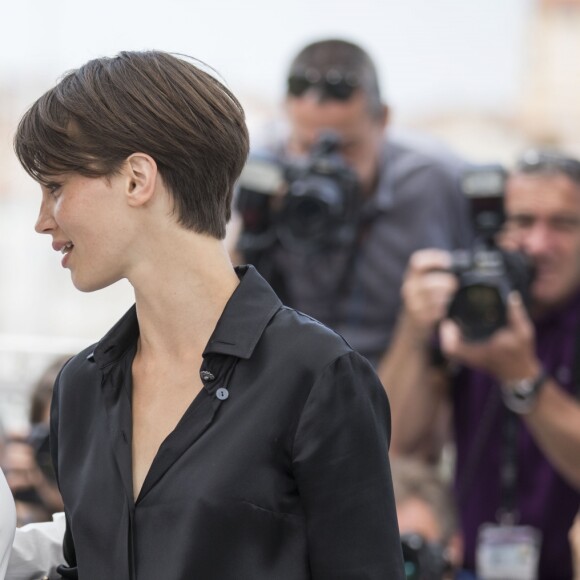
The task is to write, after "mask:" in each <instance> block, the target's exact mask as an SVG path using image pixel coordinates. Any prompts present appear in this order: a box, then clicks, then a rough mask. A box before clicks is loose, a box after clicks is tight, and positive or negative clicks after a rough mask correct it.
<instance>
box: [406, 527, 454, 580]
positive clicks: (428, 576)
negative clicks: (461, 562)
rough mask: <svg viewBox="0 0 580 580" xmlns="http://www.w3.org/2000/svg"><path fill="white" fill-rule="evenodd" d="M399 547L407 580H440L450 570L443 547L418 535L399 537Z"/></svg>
mask: <svg viewBox="0 0 580 580" xmlns="http://www.w3.org/2000/svg"><path fill="white" fill-rule="evenodd" d="M401 547H402V549H403V562H404V565H405V578H407V579H408V580H442V579H443V578H444V577H445V574H447V573H448V572H449V571H450V570H451V565H450V563H449V561H448V560H447V558H446V557H445V550H444V549H443V547H442V546H441V545H440V544H435V543H430V542H427V541H426V540H425V539H424V538H423V536H421V535H419V534H403V535H401Z"/></svg>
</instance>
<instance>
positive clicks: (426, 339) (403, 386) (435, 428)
mask: <svg viewBox="0 0 580 580" xmlns="http://www.w3.org/2000/svg"><path fill="white" fill-rule="evenodd" d="M450 265H451V256H450V254H449V253H448V252H444V251H442V250H431V249H429V250H420V251H418V252H415V253H414V254H413V255H412V256H411V259H410V261H409V266H408V268H407V272H406V274H405V279H404V281H403V286H402V290H401V296H402V302H403V303H402V309H401V314H400V316H399V321H398V324H397V327H396V329H395V334H394V336H393V341H392V343H391V347H390V349H389V350H388V351H387V353H386V354H385V356H384V358H383V360H382V361H381V362H380V364H379V367H378V370H377V372H378V375H379V378H380V379H381V382H382V383H383V385H384V387H385V390H386V391H387V393H388V395H389V401H390V403H391V410H392V415H393V438H392V445H391V451H392V452H393V453H396V454H413V455H417V456H420V457H422V458H423V459H427V458H429V457H431V455H432V454H433V452H435V454H436V453H437V449H434V446H435V445H434V444H435V443H438V442H440V439H442V437H441V432H442V431H443V429H442V427H443V425H442V423H443V422H444V421H446V418H447V417H448V405H447V401H448V398H447V375H446V372H445V371H444V370H443V369H435V368H434V367H433V366H432V365H431V341H432V337H433V333H434V331H435V327H436V325H437V324H438V323H439V321H440V320H441V319H443V318H444V317H445V315H446V313H447V306H448V303H449V300H450V299H451V296H452V295H453V292H454V291H455V289H456V287H457V281H456V279H455V276H453V275H452V274H451V273H449V272H446V271H445V270H447V269H449V267H450Z"/></svg>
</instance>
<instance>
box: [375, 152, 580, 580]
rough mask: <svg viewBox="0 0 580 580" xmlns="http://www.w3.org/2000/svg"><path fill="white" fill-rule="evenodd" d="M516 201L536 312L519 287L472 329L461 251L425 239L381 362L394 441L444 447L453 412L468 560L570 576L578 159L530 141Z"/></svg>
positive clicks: (579, 482)
mask: <svg viewBox="0 0 580 580" xmlns="http://www.w3.org/2000/svg"><path fill="white" fill-rule="evenodd" d="M504 208H505V213H506V224H505V228H504V231H503V232H502V236H501V243H502V245H503V246H504V247H506V248H508V249H518V250H521V251H523V252H524V253H525V254H527V256H528V257H529V258H530V259H531V261H532V263H533V265H534V267H535V277H534V280H533V282H532V284H531V287H530V297H531V305H530V308H529V311H527V310H526V308H525V307H524V305H523V303H522V299H521V296H520V295H519V294H517V293H515V292H512V294H511V295H510V297H509V301H508V316H507V318H508V322H507V324H506V325H505V326H504V327H502V328H501V329H500V330H498V331H496V332H495V333H494V334H493V335H492V336H491V337H490V338H489V339H487V340H485V341H483V342H468V341H466V340H465V339H464V337H463V336H462V334H461V332H460V330H459V328H458V326H457V325H456V324H455V323H454V322H452V321H451V320H449V319H448V318H447V309H448V305H449V302H450V300H451V298H452V296H453V295H454V294H455V292H456V290H457V287H458V281H457V278H456V277H455V276H454V275H453V274H451V273H450V272H449V269H450V267H451V256H450V255H449V254H448V253H446V252H443V251H441V250H422V251H419V252H416V253H415V254H414V255H413V256H412V258H411V260H410V263H409V267H408V270H407V273H406V277H405V281H404V284H403V290H402V296H403V302H404V307H403V309H402V311H401V315H400V319H399V323H398V327H397V330H396V332H395V338H394V340H393V343H392V346H391V348H390V351H389V354H388V356H387V358H386V360H385V363H384V365H383V366H382V368H380V369H379V374H380V375H381V378H382V380H383V384H384V385H385V387H386V390H387V391H388V393H389V398H390V400H391V406H392V412H393V438H392V445H391V449H392V451H393V453H397V452H398V453H406V454H409V453H411V454H419V455H421V454H423V455H426V454H427V451H429V452H432V451H433V442H434V441H438V440H441V435H440V434H441V433H442V431H443V430H444V428H445V425H446V424H448V423H449V422H448V419H449V418H452V421H451V423H452V426H453V433H454V439H455V442H456V449H457V461H456V470H455V489H456V493H457V500H458V505H459V511H460V518H461V524H462V527H463V533H464V537H465V565H466V567H468V568H471V569H475V568H476V567H477V569H478V571H479V572H480V573H482V575H484V574H485V577H495V578H507V577H510V578H513V577H518V578H520V577H521V578H523V577H526V578H528V577H530V578H535V577H539V578H541V579H558V580H559V579H564V578H570V577H571V573H572V572H571V556H570V549H569V545H568V541H567V534H568V530H569V529H570V527H571V525H572V521H573V519H574V516H575V514H576V511H577V509H578V505H579V502H580V495H579V493H578V490H579V489H580V404H579V402H578V395H579V394H580V393H579V390H580V389H579V384H580V361H576V360H575V359H577V358H578V356H579V354H578V353H580V162H578V161H576V160H573V159H570V158H568V157H564V156H562V155H559V154H555V153H551V152H528V154H526V155H524V156H523V157H522V159H521V161H520V163H519V164H518V166H517V169H516V170H515V171H514V172H513V173H512V174H511V175H510V177H509V179H508V181H507V186H506V193H505V200H504ZM437 326H438V328H439V342H440V345H441V349H442V352H443V353H444V355H445V357H446V359H447V360H448V361H449V362H451V363H453V364H447V365H445V368H442V367H441V366H435V365H433V359H432V357H431V355H430V350H431V349H430V346H431V345H432V334H433V331H434V330H435V328H436V327H437ZM450 410H451V413H450V412H449V411H450ZM538 558H539V563H538ZM524 571H528V572H524ZM526 574H528V575H526Z"/></svg>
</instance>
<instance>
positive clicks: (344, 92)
mask: <svg viewBox="0 0 580 580" xmlns="http://www.w3.org/2000/svg"><path fill="white" fill-rule="evenodd" d="M359 87H360V81H359V78H358V76H357V75H356V74H354V73H344V72H341V71H339V70H338V69H335V68H331V69H329V70H328V71H326V73H324V74H322V73H321V72H320V71H318V70H316V69H314V68H307V69H306V70H305V71H304V72H296V73H293V74H291V75H290V76H289V77H288V94H289V95H292V96H294V97H301V96H302V95H303V94H304V93H305V92H306V91H307V90H309V89H315V90H317V91H319V92H320V94H321V95H323V96H325V97H328V98H331V99H336V100H337V101H347V100H348V99H350V97H351V96H352V94H353V93H354V91H356V90H357V89H358V88H359Z"/></svg>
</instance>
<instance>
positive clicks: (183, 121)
mask: <svg viewBox="0 0 580 580" xmlns="http://www.w3.org/2000/svg"><path fill="white" fill-rule="evenodd" d="M14 148H15V151H16V155H17V156H18V159H19V160H20V163H21V164H22V165H23V167H24V169H25V170H26V171H27V172H28V173H29V174H30V175H31V176H32V177H33V178H34V179H35V180H36V181H38V182H39V183H42V184H44V185H49V184H50V183H51V178H54V176H57V175H62V174H67V173H77V174H80V175H83V176H86V177H108V176H112V175H114V174H115V173H116V172H117V171H118V170H119V169H120V168H121V166H122V164H123V163H124V161H125V160H126V159H127V158H128V157H129V156H130V155H131V154H133V153H137V152H141V153H146V154H148V155H150V156H151V157H152V158H153V159H155V161H156V163H157V166H158V169H159V173H160V175H161V178H162V179H163V182H164V184H165V185H166V187H167V188H168V189H169V191H170V193H171V194H172V195H173V198H174V204H175V212H176V215H177V219H178V222H179V223H180V224H181V225H183V226H184V227H186V228H188V229H192V230H194V231H196V232H198V233H204V234H208V235H211V236H213V237H215V238H218V239H223V238H224V236H225V229H226V223H227V222H228V220H229V219H230V216H231V201H232V195H233V189H234V185H235V182H236V180H237V178H238V176H239V174H240V172H241V170H242V168H243V166H244V163H245V161H246V157H247V155H248V148H249V138H248V130H247V127H246V123H245V115H244V111H243V109H242V106H241V105H240V103H239V102H238V100H237V99H236V97H235V96H234V95H233V94H232V93H231V91H229V90H228V89H227V88H226V87H225V86H224V85H223V84H222V83H220V82H219V81H218V80H216V79H215V78H214V77H213V76H212V75H210V74H209V73H207V72H206V71H204V70H202V69H201V68H199V67H197V66H195V65H194V64H192V63H191V62H189V61H186V60H184V59H182V58H178V57H176V56H173V55H171V54H168V53H165V52H161V51H145V52H121V53H119V54H118V55H117V56H115V57H113V58H107V57H104V58H98V59H95V60H91V61H89V62H88V63H86V64H85V65H83V66H82V67H80V68H79V69H76V70H73V71H71V72H69V73H67V74H66V75H65V76H64V77H63V78H62V79H61V80H60V81H59V82H58V84H57V85H56V86H55V87H54V88H52V89H50V90H49V91H47V92H46V93H45V94H44V95H43V96H42V97H40V98H39V99H38V100H37V101H36V102H35V103H34V104H33V105H32V106H31V107H30V109H29V110H28V111H27V112H26V113H25V115H24V116H23V118H22V119H21V121H20V123H19V125H18V129H17V132H16V136H15V139H14Z"/></svg>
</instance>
